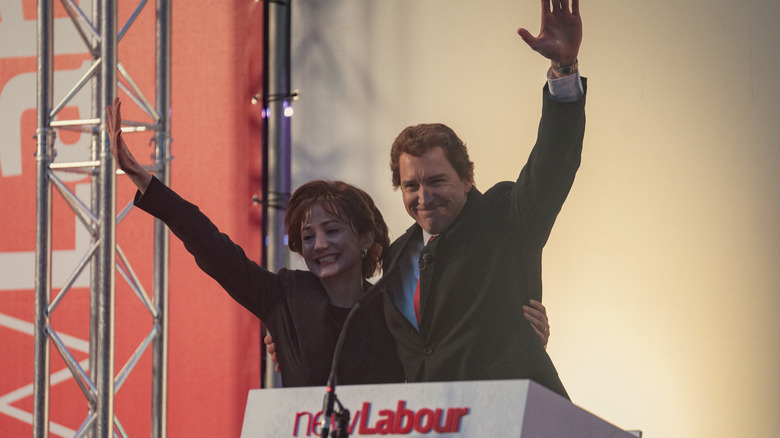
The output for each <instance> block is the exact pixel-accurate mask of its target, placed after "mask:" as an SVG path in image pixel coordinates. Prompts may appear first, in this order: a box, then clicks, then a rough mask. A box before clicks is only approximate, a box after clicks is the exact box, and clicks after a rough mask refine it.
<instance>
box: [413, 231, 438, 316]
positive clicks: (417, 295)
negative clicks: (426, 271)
mask: <svg viewBox="0 0 780 438" xmlns="http://www.w3.org/2000/svg"><path fill="white" fill-rule="evenodd" d="M434 237H436V236H431V237H430V239H428V243H431V241H432V240H433V239H434ZM420 276H422V272H421V273H420V275H419V276H418V277H417V286H416V287H415V288H414V316H416V317H417V327H420Z"/></svg>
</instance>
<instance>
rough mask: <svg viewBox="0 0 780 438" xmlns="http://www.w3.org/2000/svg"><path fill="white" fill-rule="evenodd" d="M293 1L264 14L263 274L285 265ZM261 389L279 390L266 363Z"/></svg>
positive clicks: (277, 0) (281, 0)
mask: <svg viewBox="0 0 780 438" xmlns="http://www.w3.org/2000/svg"><path fill="white" fill-rule="evenodd" d="M291 9H292V0H273V1H272V0H268V1H266V2H265V9H264V20H265V23H264V26H263V28H264V30H263V32H264V41H263V42H264V44H263V61H264V62H263V71H264V72H265V76H264V78H265V83H264V87H263V119H264V120H263V121H264V123H263V130H264V132H263V137H264V138H263V143H264V152H265V156H264V160H263V162H264V166H265V171H264V172H263V173H264V178H265V179H266V181H265V184H264V187H265V198H264V199H265V202H264V204H263V205H264V215H263V219H264V220H263V223H264V224H265V229H266V238H265V243H266V254H265V256H264V257H263V260H264V261H265V265H266V268H267V269H268V270H269V271H271V272H277V271H279V269H281V268H283V267H285V266H286V265H287V250H286V246H287V243H286V242H285V230H284V215H285V210H286V207H287V201H288V200H289V198H290V190H291V182H290V179H291V178H290V167H291V166H290V144H291V139H290V116H291V110H292V106H291V103H292V100H293V99H294V97H295V95H294V94H293V93H292V92H291V91H290V22H291V19H292V18H291V17H292V11H291ZM266 362H267V363H268V364H269V365H268V366H267V367H266V369H265V378H264V379H265V385H264V386H265V387H266V388H273V387H277V386H280V385H279V384H280V382H279V378H278V376H277V375H276V374H275V373H274V367H273V365H272V364H271V363H270V361H269V360H267V361H266Z"/></svg>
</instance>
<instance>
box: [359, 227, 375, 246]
mask: <svg viewBox="0 0 780 438" xmlns="http://www.w3.org/2000/svg"><path fill="white" fill-rule="evenodd" d="M359 243H360V249H361V250H369V249H371V247H372V246H374V232H373V231H369V232H368V233H365V234H363V235H362V236H360V242H359Z"/></svg>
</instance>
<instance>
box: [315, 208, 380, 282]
mask: <svg viewBox="0 0 780 438" xmlns="http://www.w3.org/2000/svg"><path fill="white" fill-rule="evenodd" d="M370 246H371V241H370V237H368V235H366V236H363V237H361V236H358V234H357V232H355V230H354V229H353V228H352V225H350V224H349V223H347V222H344V221H343V220H341V219H340V218H338V217H336V216H333V215H332V214H330V213H328V212H327V211H326V210H325V209H324V208H322V206H321V205H320V204H315V205H314V206H313V207H312V208H311V210H310V211H309V215H308V217H307V218H306V219H305V220H304V221H303V223H302V224H301V255H302V256H303V259H304V261H305V262H306V266H307V267H308V268H309V271H311V272H312V273H313V274H314V275H316V276H317V277H319V278H320V279H321V280H323V281H350V280H354V279H361V278H362V275H361V263H362V251H363V249H364V248H366V249H367V248H368V247H370Z"/></svg>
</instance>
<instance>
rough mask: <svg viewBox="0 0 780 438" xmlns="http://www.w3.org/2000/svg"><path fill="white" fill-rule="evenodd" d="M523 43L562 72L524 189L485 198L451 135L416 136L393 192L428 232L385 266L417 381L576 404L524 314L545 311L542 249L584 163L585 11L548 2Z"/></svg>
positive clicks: (434, 127) (414, 232)
mask: <svg viewBox="0 0 780 438" xmlns="http://www.w3.org/2000/svg"><path fill="white" fill-rule="evenodd" d="M518 33H519V34H520V36H521V37H522V38H523V40H524V41H525V42H526V43H527V44H528V45H529V46H530V47H531V48H532V49H534V50H536V51H537V52H539V53H540V54H541V55H542V56H544V57H545V58H548V59H550V61H551V64H552V65H551V68H550V70H549V73H548V84H547V86H545V89H544V104H543V109H542V118H541V122H540V126H539V134H538V138H537V142H536V145H535V146H534V148H533V151H532V152H531V155H530V157H529V159H528V162H527V163H526V165H525V167H524V168H523V170H522V171H521V173H520V176H519V177H518V179H517V181H516V182H514V183H511V182H504V183H499V184H497V185H495V186H493V187H492V188H490V189H489V190H487V191H486V192H485V193H480V192H479V191H478V190H477V189H476V188H475V187H474V177H473V163H472V162H471V161H470V160H469V157H468V152H467V150H466V147H465V145H464V144H463V142H462V141H461V140H460V139H459V138H458V137H457V135H456V134H455V133H454V132H453V131H452V130H451V129H449V128H448V127H446V126H444V125H441V124H425V125H417V126H411V127H408V128H406V129H405V130H404V131H403V132H401V134H400V135H399V136H398V137H397V138H396V140H395V142H394V143H393V147H392V151H391V166H390V167H391V171H392V173H393V185H394V187H395V188H399V187H400V188H401V194H402V198H403V202H404V205H405V207H406V211H407V212H408V213H409V215H410V216H411V217H412V218H413V219H414V220H415V222H416V223H415V224H414V225H413V226H412V227H411V228H409V229H408V230H407V232H406V233H405V234H404V235H403V236H401V237H400V238H398V239H397V240H396V241H395V242H394V243H393V244H392V245H391V247H390V249H389V251H388V254H386V255H385V263H386V264H388V263H389V261H390V260H393V259H396V256H398V260H399V264H400V266H399V268H400V269H399V272H400V273H399V274H397V275H396V278H391V279H390V282H389V286H388V287H387V288H386V290H385V293H384V297H385V303H384V305H385V317H386V320H387V323H388V326H389V327H390V331H391V332H392V333H393V335H394V337H395V339H396V342H397V348H398V354H399V357H400V359H401V362H402V363H403V365H404V372H405V375H406V379H407V380H408V381H410V382H424V381H449V380H484V379H517V378H529V379H533V380H535V381H536V382H538V383H540V384H542V385H544V386H546V387H547V388H549V389H551V390H553V391H555V392H557V393H558V394H560V395H562V396H564V397H567V398H568V395H567V393H566V390H565V389H564V387H563V385H562V383H561V381H560V379H559V378H558V374H557V372H556V370H555V367H554V366H553V364H552V361H551V360H550V358H549V356H548V355H547V353H546V352H545V350H544V348H543V346H542V345H541V343H540V342H539V339H538V338H537V336H536V334H535V333H534V331H533V328H532V327H531V325H530V324H529V323H528V321H526V320H525V319H524V318H522V317H520V316H519V315H520V314H521V313H522V310H521V309H522V306H523V305H526V304H528V303H529V301H530V300H531V299H535V300H541V295H542V284H541V260H542V248H543V247H544V245H545V243H546V241H547V238H548V236H549V233H550V230H551V228H552V226H553V223H554V222H555V218H556V216H557V215H558V212H559V211H560V209H561V206H562V204H563V202H564V200H565V199H566V196H567V195H568V193H569V190H570V188H571V185H572V184H573V181H574V176H575V173H576V171H577V168H578V167H579V164H580V156H581V150H582V140H583V136H584V131H585V113H584V106H585V96H584V95H585V81H584V79H580V77H579V73H578V71H577V54H578V52H579V46H580V42H581V40H582V22H581V19H580V14H579V1H578V0H572V4H571V10H570V9H569V2H568V0H542V27H541V31H540V34H539V36H538V37H533V36H531V34H530V33H529V32H528V31H527V30H525V29H520V30H518ZM385 268H386V269H385V271H386V272H389V269H388V268H389V266H385ZM418 279H419V282H418Z"/></svg>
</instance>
